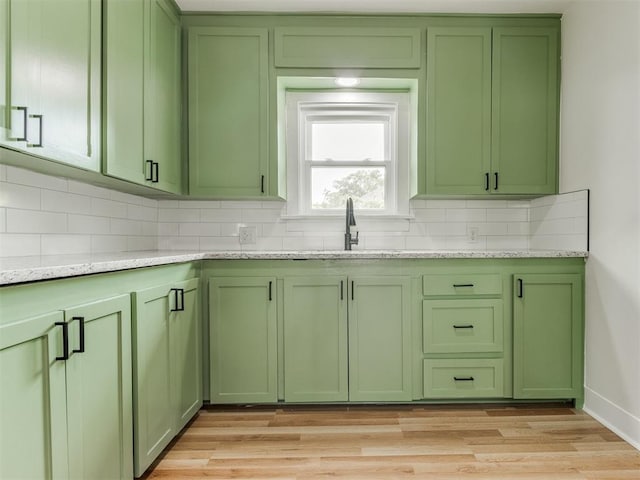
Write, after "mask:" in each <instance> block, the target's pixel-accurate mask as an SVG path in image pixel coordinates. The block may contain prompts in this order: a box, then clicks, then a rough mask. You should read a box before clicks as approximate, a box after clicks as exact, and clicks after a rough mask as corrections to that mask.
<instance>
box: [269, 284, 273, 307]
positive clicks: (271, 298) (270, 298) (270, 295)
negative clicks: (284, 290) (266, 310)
mask: <svg viewBox="0 0 640 480" xmlns="http://www.w3.org/2000/svg"><path fill="white" fill-rule="evenodd" d="M272 285H273V281H272V280H269V301H270V302H271V301H272V300H273V296H272V294H271V286H272Z"/></svg>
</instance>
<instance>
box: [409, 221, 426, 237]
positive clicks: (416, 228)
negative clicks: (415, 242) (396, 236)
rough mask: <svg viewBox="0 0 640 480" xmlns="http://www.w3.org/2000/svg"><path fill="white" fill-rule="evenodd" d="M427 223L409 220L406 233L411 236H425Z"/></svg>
mask: <svg viewBox="0 0 640 480" xmlns="http://www.w3.org/2000/svg"><path fill="white" fill-rule="evenodd" d="M428 228H429V227H428V224H427V223H423V222H411V224H410V225H409V231H408V232H407V235H411V236H425V235H427V232H428Z"/></svg>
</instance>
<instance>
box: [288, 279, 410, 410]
mask: <svg viewBox="0 0 640 480" xmlns="http://www.w3.org/2000/svg"><path fill="white" fill-rule="evenodd" d="M350 287H351V290H350V293H349V400H351V401H404V402H407V401H411V394H412V390H411V358H412V355H411V315H410V311H411V293H410V292H411V288H410V280H409V277H391V276H388V277H385V276H380V277H368V276H367V277H354V278H351V279H350ZM285 380H286V379H285Z"/></svg>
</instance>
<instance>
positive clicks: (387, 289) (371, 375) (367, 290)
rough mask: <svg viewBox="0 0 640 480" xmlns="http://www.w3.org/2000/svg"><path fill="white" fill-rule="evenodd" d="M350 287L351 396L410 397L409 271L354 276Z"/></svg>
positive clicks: (356, 398)
mask: <svg viewBox="0 0 640 480" xmlns="http://www.w3.org/2000/svg"><path fill="white" fill-rule="evenodd" d="M349 286H350V287H351V290H350V293H349V312H348V313H349V400H352V401H410V400H411V394H412V388H411V358H412V355H411V316H410V310H411V308H410V307H411V294H410V292H411V288H410V280H409V278H408V277H384V276H380V277H354V278H351V279H350V284H349Z"/></svg>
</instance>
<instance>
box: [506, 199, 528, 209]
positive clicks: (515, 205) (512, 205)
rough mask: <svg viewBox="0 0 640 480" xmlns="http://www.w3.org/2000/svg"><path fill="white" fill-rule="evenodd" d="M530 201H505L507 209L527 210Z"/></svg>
mask: <svg viewBox="0 0 640 480" xmlns="http://www.w3.org/2000/svg"><path fill="white" fill-rule="evenodd" d="M530 206H531V200H507V208H529V207H530Z"/></svg>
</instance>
